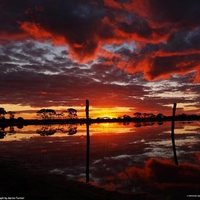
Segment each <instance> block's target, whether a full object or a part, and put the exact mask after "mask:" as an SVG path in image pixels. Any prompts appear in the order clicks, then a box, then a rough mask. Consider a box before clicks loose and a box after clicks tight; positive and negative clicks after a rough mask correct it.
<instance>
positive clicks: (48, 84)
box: [0, 0, 200, 117]
mask: <svg viewBox="0 0 200 200" xmlns="http://www.w3.org/2000/svg"><path fill="white" fill-rule="evenodd" d="M199 71H200V1H199V0H192V1H191V0H167V1H159V0H48V1H47V0H18V1H16V0H1V1H0V80H1V84H0V92H1V93H0V107H4V108H5V109H6V111H16V110H17V111H20V113H19V115H20V116H27V117H28V114H29V113H31V112H33V113H35V112H36V111H37V110H39V109H41V108H49V107H50V108H54V109H55V110H64V109H67V108H69V107H73V108H76V109H77V110H78V114H79V116H83V114H82V111H84V104H85V99H89V100H90V105H91V106H92V107H91V115H92V116H91V117H98V116H111V117H117V116H119V115H121V114H129V115H130V116H133V113H134V112H137V111H139V112H150V113H155V114H157V113H160V112H161V113H163V114H166V115H168V114H171V107H172V104H173V103H175V102H176V103H178V112H179V113H195V114H200V109H199V108H200V96H199V94H200V84H199V82H200V75H199ZM25 114H26V115H25ZM29 117H30V116H29Z"/></svg>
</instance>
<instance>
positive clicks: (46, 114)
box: [37, 108, 56, 120]
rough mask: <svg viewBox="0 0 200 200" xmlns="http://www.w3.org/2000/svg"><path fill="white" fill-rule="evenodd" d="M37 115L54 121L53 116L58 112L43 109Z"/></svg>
mask: <svg viewBox="0 0 200 200" xmlns="http://www.w3.org/2000/svg"><path fill="white" fill-rule="evenodd" d="M37 115H38V116H40V117H41V118H42V119H46V120H47V119H52V117H53V116H55V115H56V111H55V110H53V109H44V108H43V109H41V110H39V111H37Z"/></svg>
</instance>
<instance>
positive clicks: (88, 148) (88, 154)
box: [85, 100, 90, 183]
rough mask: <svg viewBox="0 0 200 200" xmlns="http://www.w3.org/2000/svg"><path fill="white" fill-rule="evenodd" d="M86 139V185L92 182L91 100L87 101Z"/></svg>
mask: <svg viewBox="0 0 200 200" xmlns="http://www.w3.org/2000/svg"><path fill="white" fill-rule="evenodd" d="M85 112H86V137H87V147H86V183H88V182H89V181H90V177H89V174H90V131H89V125H90V119H89V100H86V109H85Z"/></svg>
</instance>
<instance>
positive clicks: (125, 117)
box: [123, 115, 131, 119]
mask: <svg viewBox="0 0 200 200" xmlns="http://www.w3.org/2000/svg"><path fill="white" fill-rule="evenodd" d="M123 119H131V117H130V116H129V115H123Z"/></svg>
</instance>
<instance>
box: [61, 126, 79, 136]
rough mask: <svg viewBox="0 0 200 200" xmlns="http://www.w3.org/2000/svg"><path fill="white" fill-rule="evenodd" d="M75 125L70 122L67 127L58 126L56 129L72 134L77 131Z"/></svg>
mask: <svg viewBox="0 0 200 200" xmlns="http://www.w3.org/2000/svg"><path fill="white" fill-rule="evenodd" d="M77 128H78V127H77V125H76V124H70V125H69V127H68V128H67V129H65V128H59V129H58V130H60V131H61V132H62V133H68V135H74V134H76V133H77V131H78V130H77Z"/></svg>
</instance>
